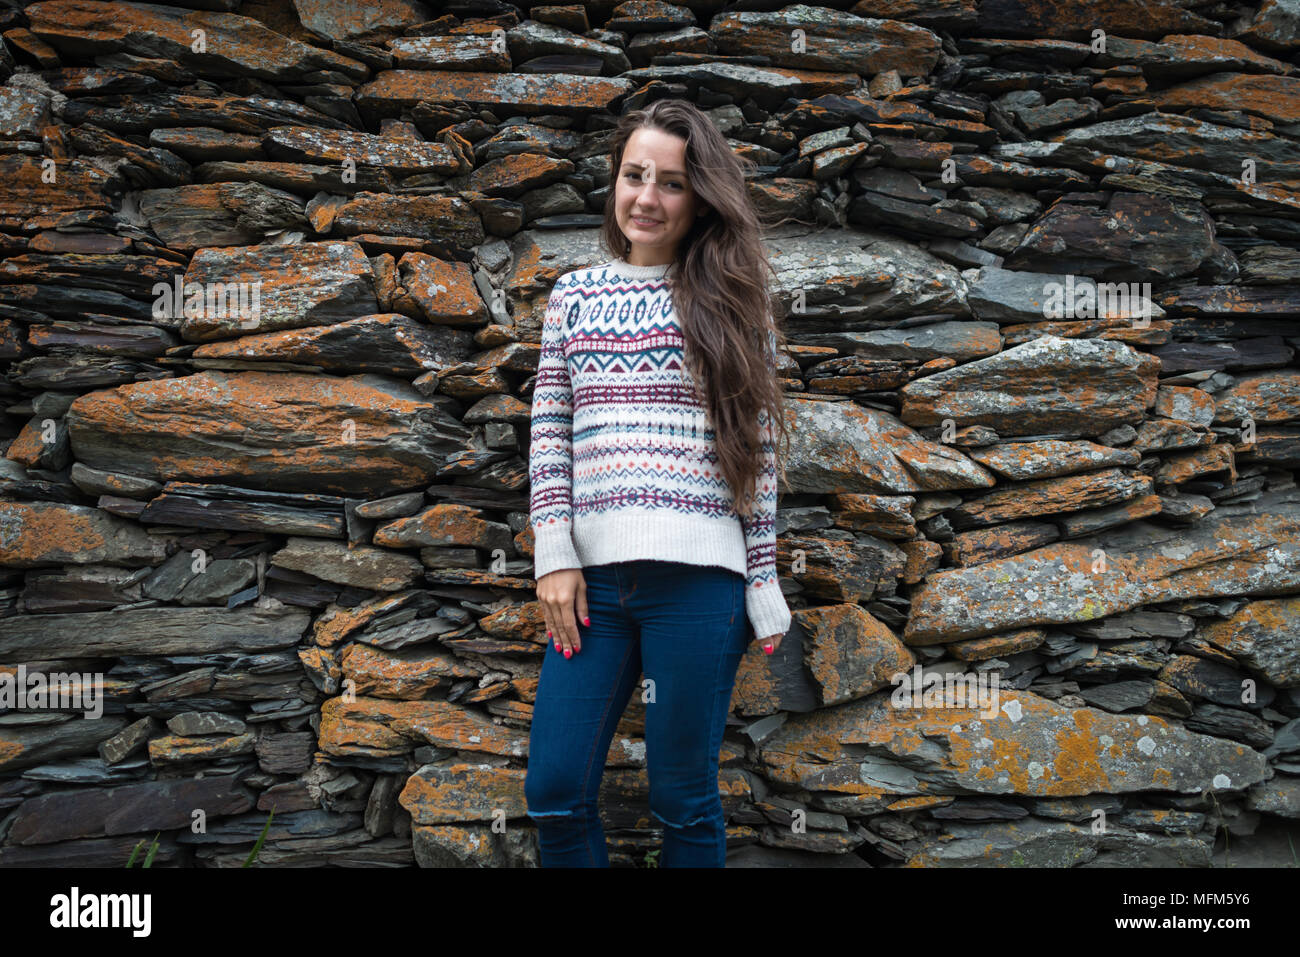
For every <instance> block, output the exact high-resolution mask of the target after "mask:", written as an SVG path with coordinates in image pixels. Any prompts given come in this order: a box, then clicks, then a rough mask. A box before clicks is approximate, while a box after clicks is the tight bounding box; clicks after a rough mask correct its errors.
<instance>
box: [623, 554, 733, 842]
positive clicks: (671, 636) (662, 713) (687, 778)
mask: <svg viewBox="0 0 1300 957" xmlns="http://www.w3.org/2000/svg"><path fill="white" fill-rule="evenodd" d="M634 564H636V565H637V566H638V567H637V569H636V571H635V572H634V574H636V575H637V580H638V584H639V585H640V588H639V590H638V592H637V595H638V597H637V600H636V602H635V603H631V602H630V603H629V605H632V604H635V611H636V613H637V616H638V619H639V620H640V622H641V662H642V669H643V670H644V672H645V677H646V679H647V680H648V681H649V682H650V685H649V689H648V693H649V695H650V696H651V697H650V699H649V700H648V701H647V703H646V762H647V764H648V765H649V774H650V811H651V813H652V814H653V815H654V816H655V817H656V818H658V819H659V820H660V821H662V822H663V824H664V844H663V857H662V866H664V867H723V866H725V864H726V857H727V840H726V823H725V821H724V820H723V817H722V801H721V799H720V798H719V797H718V751H719V749H720V748H721V747H722V732H723V730H724V728H725V726H726V722H727V712H728V711H729V710H730V707H731V691H732V687H733V686H734V684H735V680H736V670H737V668H738V667H739V665H740V659H741V657H742V656H743V655H744V653H745V647H746V645H748V644H749V640H750V638H751V629H750V626H749V619H748V617H747V615H746V612H745V579H744V576H742V575H739V574H737V573H736V572H732V571H728V570H726V569H723V568H706V567H702V566H693V565H681V564H675V563H669V562H648V563H634Z"/></svg>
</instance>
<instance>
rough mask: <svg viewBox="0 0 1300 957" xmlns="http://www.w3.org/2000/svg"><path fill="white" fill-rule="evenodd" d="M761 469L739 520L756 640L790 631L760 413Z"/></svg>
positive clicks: (767, 420)
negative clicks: (749, 509) (750, 507)
mask: <svg viewBox="0 0 1300 957" xmlns="http://www.w3.org/2000/svg"><path fill="white" fill-rule="evenodd" d="M768 349H769V355H768V359H769V362H770V363H771V365H772V369H773V371H775V369H776V336H775V335H773V334H771V333H769V334H768ZM758 425H759V441H760V445H759V455H760V467H759V471H758V476H757V478H756V480H755V482H756V486H755V494H756V496H757V498H756V509H755V513H754V516H753V519H752V520H751V519H747V518H746V517H745V516H744V515H741V516H740V527H741V528H742V529H743V530H744V532H745V565H746V574H745V611H746V613H747V614H748V615H749V621H750V624H751V625H753V628H754V637H755V638H767V637H769V636H771V635H784V634H785V633H786V632H787V631H789V630H790V621H791V615H790V608H789V606H788V605H787V604H786V601H785V596H784V595H783V594H781V584H780V581H779V580H778V577H777V572H776V498H777V474H776V438H777V433H776V429H775V428H774V423H773V422H772V420H771V417H770V416H769V415H768V413H767V410H766V409H763V410H761V411H760V412H759V416H758Z"/></svg>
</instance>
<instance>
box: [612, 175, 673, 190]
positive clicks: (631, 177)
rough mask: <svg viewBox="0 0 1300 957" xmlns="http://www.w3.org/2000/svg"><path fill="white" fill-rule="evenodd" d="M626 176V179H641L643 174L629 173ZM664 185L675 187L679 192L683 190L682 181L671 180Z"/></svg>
mask: <svg viewBox="0 0 1300 957" xmlns="http://www.w3.org/2000/svg"><path fill="white" fill-rule="evenodd" d="M624 178H625V179H632V180H640V179H641V174H640V173H628V174H627V175H626V176H625V177H624ZM663 185H664V186H671V187H672V188H673V189H675V190H678V191H679V192H680V191H681V188H682V184H681V183H678V182H675V181H670V182H667V183H664V184H663Z"/></svg>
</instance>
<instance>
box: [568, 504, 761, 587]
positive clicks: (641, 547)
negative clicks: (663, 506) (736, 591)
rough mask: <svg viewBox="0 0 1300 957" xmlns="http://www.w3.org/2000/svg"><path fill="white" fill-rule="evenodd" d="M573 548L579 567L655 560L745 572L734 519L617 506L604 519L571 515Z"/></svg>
mask: <svg viewBox="0 0 1300 957" xmlns="http://www.w3.org/2000/svg"><path fill="white" fill-rule="evenodd" d="M573 546H574V549H575V551H576V552H577V554H578V558H579V559H580V560H581V561H582V564H583V567H586V566H588V565H610V564H613V563H614V562H627V561H661V562H681V563H682V564H685V565H704V566H709V567H716V568H725V569H728V570H729V571H733V572H736V573H737V574H739V575H745V574H746V573H747V571H748V569H747V565H746V544H745V533H744V531H743V530H742V529H741V527H740V520H739V519H738V518H736V517H734V516H733V517H732V518H731V519H730V520H729V521H722V520H719V519H710V518H691V517H689V516H687V517H683V516H682V515H679V514H674V515H665V514H664V513H663V512H661V511H646V510H644V509H630V508H621V509H619V511H618V512H616V513H610V514H608V515H599V516H589V515H588V516H579V517H576V518H575V519H574V522H573Z"/></svg>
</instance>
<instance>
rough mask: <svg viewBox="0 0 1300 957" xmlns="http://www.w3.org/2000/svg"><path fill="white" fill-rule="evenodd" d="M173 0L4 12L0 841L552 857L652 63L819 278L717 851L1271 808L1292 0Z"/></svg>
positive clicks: (234, 855)
mask: <svg viewBox="0 0 1300 957" xmlns="http://www.w3.org/2000/svg"><path fill="white" fill-rule="evenodd" d="M195 6H202V7H207V8H209V9H187V8H182V7H180V6H161V5H158V6H155V5H151V4H144V3H102V2H95V0H44V2H38V3H32V4H28V5H24V4H21V3H14V2H12V0H10V2H9V3H7V4H5V5H4V8H3V12H0V34H2V35H3V43H2V44H0V57H2V60H0V79H2V80H3V83H4V85H3V87H0V112H2V113H3V116H4V123H3V130H4V134H3V138H2V139H0V167H2V168H3V175H2V176H0V182H2V183H3V186H2V187H0V190H2V191H0V196H2V197H3V198H2V199H0V203H2V204H3V208H0V332H2V334H3V349H4V350H5V351H4V356H3V358H4V360H5V368H4V376H3V379H2V380H0V388H3V393H4V412H5V415H4V417H3V430H4V431H3V445H4V449H5V456H4V458H3V460H0V462H2V464H0V566H2V568H0V573H2V574H3V606H2V607H3V612H2V613H0V614H2V615H3V618H2V620H0V680H3V684H0V687H2V688H4V689H5V691H6V694H7V695H8V697H7V698H6V699H5V704H4V707H3V709H2V710H0V866H22V865H33V864H61V865H100V866H120V865H121V864H123V863H125V861H126V859H127V858H128V856H129V855H130V853H131V850H132V848H134V847H135V846H136V845H137V844H138V842H140V841H141V840H149V839H151V838H152V837H153V836H154V834H155V833H156V832H160V835H159V838H158V844H159V847H158V851H157V857H156V858H155V864H156V865H157V866H202V867H221V866H235V865H238V864H240V863H242V862H243V861H244V859H245V858H246V856H247V855H248V852H249V850H250V849H251V847H252V846H253V844H254V842H255V840H256V839H257V837H258V835H259V834H260V833H261V831H262V828H263V825H264V824H265V823H266V820H267V817H268V815H269V814H271V812H272V811H274V817H273V819H272V821H271V824H270V828H269V831H268V832H267V838H266V842H265V844H264V846H263V847H262V849H261V852H260V855H259V858H258V860H259V862H260V863H261V864H263V865H280V866H283V865H303V864H333V865H351V866H393V865H403V864H406V865H410V864H419V865H424V866H431V865H449V864H450V865H467V866H530V865H534V864H536V863H537V861H538V855H537V850H536V842H535V832H534V830H533V828H532V823H531V821H530V819H529V818H527V816H526V813H525V812H526V806H525V803H524V796H523V782H524V776H525V773H526V767H527V745H528V727H529V717H530V713H531V708H532V702H533V701H534V698H535V694H536V690H537V681H538V674H539V669H540V664H541V661H542V660H543V659H542V656H543V654H545V653H546V650H547V643H546V638H545V627H544V622H543V619H542V616H541V614H540V613H539V608H538V606H537V604H536V600H535V594H534V588H535V581H534V580H533V579H532V578H531V577H530V576H531V574H532V563H531V533H530V530H529V528H528V521H527V519H528V469H527V455H528V448H527V442H528V426H529V411H530V397H531V391H532V386H533V379H534V373H535V369H536V364H537V359H538V353H539V344H538V343H539V333H540V322H541V316H542V313H543V310H544V307H545V302H546V299H547V297H548V295H549V293H550V290H551V287H552V286H553V284H554V282H555V280H556V279H557V277H558V276H559V275H561V274H562V273H564V272H567V271H569V270H572V269H577V268H581V267H584V266H587V265H590V264H594V263H597V262H601V261H603V260H604V259H605V258H608V257H607V255H606V254H605V253H604V252H603V251H602V250H600V248H599V247H598V243H597V238H596V237H597V232H598V226H599V223H600V221H601V213H602V210H603V208H604V204H605V202H606V200H607V198H608V196H609V191H610V189H611V183H610V170H609V165H608V147H609V142H610V133H611V130H612V128H613V127H614V125H615V123H616V122H617V119H618V117H619V116H620V115H621V114H622V113H623V112H625V111H627V110H631V109H634V108H637V107H641V106H644V105H646V104H649V103H651V102H653V101H655V100H657V99H660V98H664V97H681V98H687V99H690V100H691V101H693V102H694V103H696V104H697V105H699V106H700V107H701V108H702V109H704V110H706V111H707V112H708V114H709V116H710V117H711V118H712V120H713V121H714V122H715V123H716V124H717V126H718V128H719V129H720V130H721V131H722V132H723V133H724V134H725V135H726V136H727V138H728V140H729V141H730V143H731V144H732V146H733V147H734V149H735V151H736V153H737V154H739V155H741V156H743V157H745V158H746V159H748V160H750V161H752V162H753V164H754V172H753V175H752V177H751V178H750V180H749V186H750V188H751V190H752V195H753V197H754V200H755V202H756V203H757V205H758V207H759V208H760V210H761V212H762V213H763V216H764V218H765V220H766V221H767V222H768V223H769V224H771V226H772V228H771V230H770V231H769V235H768V247H769V249H770V251H771V254H772V258H773V263H774V265H775V266H776V268H777V270H778V276H779V281H780V290H779V291H780V293H781V295H782V298H783V300H784V301H785V302H786V303H787V304H788V305H789V307H790V311H789V315H788V317H787V319H786V322H785V329H786V332H787V334H788V337H789V339H790V347H789V349H788V351H787V354H786V355H785V356H784V357H783V363H784V364H783V371H782V375H783V378H784V381H785V386H786V389H787V398H788V403H787V406H788V407H787V422H788V425H789V426H790V434H791V440H792V441H791V444H790V447H789V449H788V450H786V461H787V468H788V479H789V484H788V486H787V487H784V488H783V496H782V499H781V507H780V511H779V521H778V532H779V566H780V572H781V576H782V585H783V587H784V588H785V589H786V591H787V594H788V598H789V601H790V604H791V607H792V610H793V611H794V625H793V627H792V630H791V632H790V634H789V636H788V637H787V638H786V640H785V642H784V643H783V644H782V646H781V648H780V650H779V652H778V653H777V654H776V655H774V656H772V657H771V658H769V657H767V656H765V655H763V654H761V652H760V651H759V650H758V648H757V646H756V645H755V646H753V647H751V650H750V652H749V653H748V655H747V656H746V658H745V660H744V662H743V663H742V666H741V672H740V675H739V678H738V681H737V685H736V690H735V694H734V697H733V716H732V719H731V722H730V724H729V727H728V730H727V735H726V739H725V743H724V746H723V753H722V755H721V760H722V771H721V776H720V789H721V792H722V798H723V803H724V808H725V810H726V813H727V816H728V827H729V832H728V833H729V843H730V845H731V848H732V855H733V856H732V860H733V861H735V862H737V863H747V864H756V865H767V864H774V863H780V864H787V863H792V864H805V863H812V864H821V863H828V862H834V863H839V864H845V863H848V864H852V865H859V866H898V865H904V864H906V865H912V866H916V865H929V866H968V865H984V866H1004V865H1013V864H1022V863H1026V864H1033V865H1043V864H1049V865H1074V864H1086V865H1091V866H1150V865H1164V864H1182V865H1192V866H1205V865H1209V864H1211V863H1213V862H1215V861H1216V860H1218V859H1219V857H1218V855H1220V854H1221V853H1222V848H1223V844H1224V840H1225V838H1228V837H1230V838H1231V841H1232V846H1233V848H1234V849H1236V848H1237V847H1238V846H1239V844H1240V842H1243V841H1246V840H1247V839H1250V838H1252V837H1253V838H1254V839H1255V840H1256V841H1257V843H1258V846H1259V847H1260V848H1262V851H1261V853H1265V854H1267V853H1268V852H1271V851H1278V852H1279V853H1280V854H1281V860H1282V861H1283V862H1285V863H1287V864H1291V863H1292V858H1291V857H1290V854H1289V852H1288V851H1287V850H1286V848H1287V846H1288V845H1287V842H1286V839H1285V838H1286V835H1285V833H1284V831H1283V829H1284V828H1286V827H1287V826H1288V825H1290V826H1292V827H1294V822H1295V819H1296V817H1297V814H1298V813H1300V784H1298V782H1300V777H1298V776H1297V775H1300V724H1298V721H1297V718H1298V716H1300V667H1298V665H1300V627H1298V620H1300V598H1298V597H1296V596H1297V593H1300V491H1298V490H1297V489H1296V483H1295V472H1296V469H1297V468H1300V369H1298V368H1297V362H1296V356H1295V349H1296V346H1297V345H1298V344H1300V338H1298V337H1297V334H1296V331H1295V328H1294V325H1293V323H1294V319H1295V317H1296V315H1297V314H1298V313H1300V3H1297V2H1296V0H1263V2H1258V3H1256V2H1242V3H1230V2H1218V0H979V2H977V0H862V2H859V3H856V4H855V5H853V6H852V7H851V8H847V9H844V8H843V7H844V6H845V5H837V6H836V7H822V6H808V5H790V6H784V7H781V5H780V4H776V3H767V4H733V5H731V7H732V8H736V7H739V8H740V9H732V8H729V9H726V10H724V9H723V4H721V3H717V2H712V3H709V2H702V3H692V4H670V3H658V2H628V3H623V4H619V5H617V6H616V5H614V4H611V3H589V4H584V5H573V4H571V5H550V6H548V5H544V4H541V5H533V6H531V7H523V6H515V5H511V4H507V3H500V2H493V0H482V2H452V3H448V4H444V5H441V6H434V5H426V4H424V3H422V2H419V0H407V2H402V3H393V4H375V5H370V4H355V3H346V2H342V0H295V2H293V3H287V2H285V3H244V4H242V5H241V4H240V3H239V2H238V0H212V2H203V3H196V4H195ZM758 8H769V9H758ZM776 8H779V9H776ZM922 671H923V672H924V673H925V674H927V675H933V674H936V673H937V674H939V675H940V676H941V677H946V680H947V681H949V682H952V684H951V686H950V687H949V688H948V690H947V691H943V690H942V689H935V688H929V687H928V686H927V684H926V683H925V681H924V680H923V679H921V678H919V677H918V675H919V674H920V673H921V672H922ZM57 674H64V675H79V676H82V677H81V678H80V684H77V685H76V687H78V688H80V689H81V690H83V691H85V690H86V689H87V688H91V689H95V690H97V691H98V692H99V695H100V701H99V704H100V706H101V707H100V710H101V713H97V714H96V713H91V712H90V711H89V710H88V709H87V708H86V707H84V705H85V702H86V701H87V700H88V699H86V698H82V699H72V698H68V699H61V700H51V699H48V698H47V699H45V701H44V704H43V706H35V707H33V706H31V705H30V702H19V701H18V698H17V697H16V695H17V692H18V691H19V690H25V691H31V690H32V689H34V688H35V687H36V685H35V684H33V682H34V681H39V679H38V678H34V677H33V676H54V675H57ZM899 676H906V677H907V681H906V682H903V683H902V684H901V685H900V680H899ZM20 679H21V680H20ZM994 679H996V681H997V684H993V681H994ZM53 680H54V678H53V677H51V678H50V681H53ZM962 681H965V682H970V684H968V685H967V687H983V688H985V689H987V688H989V687H990V686H991V687H992V688H994V689H995V690H996V698H993V699H990V700H992V706H991V707H989V708H987V709H983V710H980V709H978V708H976V707H973V705H974V702H971V701H970V700H969V699H963V700H964V702H965V704H967V705H968V707H956V705H958V704H961V703H963V702H962V700H958V698H957V697H956V695H955V692H956V687H955V686H956V683H957V682H962ZM984 682H987V683H986V684H977V683H984ZM927 689H928V690H927ZM904 690H906V691H908V693H907V694H906V695H903V694H902V693H901V692H902V691H904ZM913 693H915V697H913ZM78 701H80V706H79V705H78ZM20 705H24V706H20ZM914 705H916V706H914ZM644 718H645V705H643V704H641V703H640V701H639V697H638V696H634V700H633V703H632V704H631V705H630V706H629V707H628V709H627V712H626V713H625V714H624V715H623V718H622V721H621V723H620V724H619V726H618V729H617V733H616V735H615V739H614V742H613V744H612V746H611V749H610V752H609V754H608V771H607V773H606V776H605V779H604V784H603V788H602V792H601V796H602V802H603V815H604V820H605V823H606V826H607V829H608V833H609V839H610V843H611V850H612V858H613V860H614V862H615V863H616V864H618V865H639V864H641V863H643V862H644V861H645V859H646V852H647V851H648V850H649V849H652V848H654V847H656V846H657V842H658V838H659V833H658V832H657V831H656V830H655V829H654V827H655V824H656V823H657V822H654V821H653V819H652V817H651V816H650V814H649V812H648V803H647V797H648V795H647V778H646V769H645V749H644V745H643V727H644Z"/></svg>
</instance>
